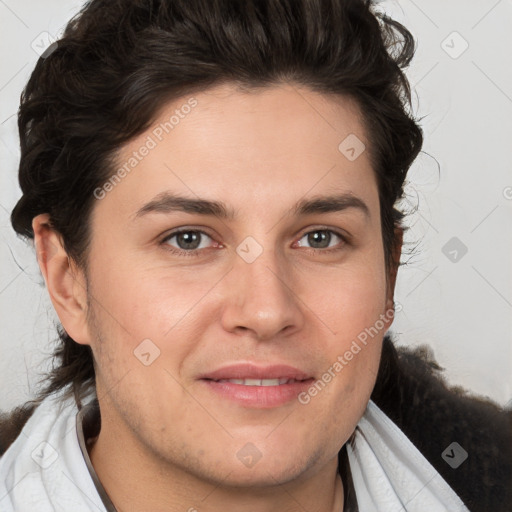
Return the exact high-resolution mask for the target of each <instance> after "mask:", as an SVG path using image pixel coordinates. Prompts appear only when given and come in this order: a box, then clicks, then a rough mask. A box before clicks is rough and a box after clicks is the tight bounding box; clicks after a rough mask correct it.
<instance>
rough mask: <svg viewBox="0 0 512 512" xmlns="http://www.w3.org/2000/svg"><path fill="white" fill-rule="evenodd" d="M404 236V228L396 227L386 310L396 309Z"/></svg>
mask: <svg viewBox="0 0 512 512" xmlns="http://www.w3.org/2000/svg"><path fill="white" fill-rule="evenodd" d="M403 237H404V230H403V228H399V227H398V228H395V233H394V239H393V247H392V251H391V261H390V268H389V270H388V286H387V301H386V310H389V309H394V306H393V303H394V300H393V299H394V296H395V285H396V276H397V274H398V267H399V265H400V256H401V255H402V244H403Z"/></svg>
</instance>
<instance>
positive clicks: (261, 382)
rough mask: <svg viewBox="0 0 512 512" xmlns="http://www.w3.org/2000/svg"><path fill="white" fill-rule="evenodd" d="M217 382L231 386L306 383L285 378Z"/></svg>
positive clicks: (220, 380) (221, 380) (223, 380)
mask: <svg viewBox="0 0 512 512" xmlns="http://www.w3.org/2000/svg"><path fill="white" fill-rule="evenodd" d="M305 380H306V379H305ZM308 380H309V379H308ZM215 382H230V383H231V384H239V385H241V386H282V385H284V384H292V383H294V382H304V380H297V379H288V378H287V377H284V378H282V379H219V380H216V381H215Z"/></svg>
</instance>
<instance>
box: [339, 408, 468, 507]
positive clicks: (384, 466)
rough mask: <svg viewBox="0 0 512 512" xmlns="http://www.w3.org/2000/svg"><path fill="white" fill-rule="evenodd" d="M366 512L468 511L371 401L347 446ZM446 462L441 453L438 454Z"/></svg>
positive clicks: (356, 483) (428, 463)
mask: <svg viewBox="0 0 512 512" xmlns="http://www.w3.org/2000/svg"><path fill="white" fill-rule="evenodd" d="M347 453H348V458H349V461H350V470H351V473H352V480H353V482H354V489H355V493H356V496H357V502H358V506H359V510H361V511H362V512H401V511H404V512H425V511H426V510H428V512H447V511H449V512H469V510H468V508H467V507H466V506H465V505H464V503H463V502H462V500H461V499H460V498H459V496H458V495H457V494H456V493H455V491H454V490H453V489H452V488H451V487H450V486H449V485H448V484H447V483H446V481H445V480H444V479H443V478H442V476H441V475H440V474H439V473H438V472H437V471H436V470H435V468H434V467H433V466H432V465H431V464H430V462H429V461H428V460H427V459H426V458H425V457H424V456H423V455H422V454H421V453H420V451H419V450H418V449H417V448H416V447H415V446H414V445H413V444H412V442H411V441H410V440H409V438H408V437H407V436H406V435H405V434H404V433H403V432H402V430H400V428H399V427H398V426H397V425H396V424H395V423H393V422H392V421H391V419H390V418H389V417H388V416H386V414H384V412H382V411H381V410H380V409H379V407H377V405H375V403H374V402H373V401H372V400H370V401H369V403H368V405H367V407H366V411H365V413H364V415H363V417H362V418H361V419H360V420H359V423H358V424H357V427H356V430H355V436H354V442H353V443H348V444H347ZM439 457H441V453H440V454H439Z"/></svg>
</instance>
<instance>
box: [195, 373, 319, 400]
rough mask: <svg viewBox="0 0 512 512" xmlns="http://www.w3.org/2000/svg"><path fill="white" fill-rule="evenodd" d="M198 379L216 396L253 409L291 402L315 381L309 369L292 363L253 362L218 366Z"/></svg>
mask: <svg viewBox="0 0 512 512" xmlns="http://www.w3.org/2000/svg"><path fill="white" fill-rule="evenodd" d="M199 380H200V382H202V383H203V384H204V385H205V386H206V388H207V389H208V391H209V393H210V394H212V395H214V396H215V397H216V398H217V399H220V400H222V401H230V402H234V403H236V404H238V405H240V406H242V407H246V408H256V409H269V408H274V407H280V406H283V405H285V404H287V403H289V402H292V401H293V400H295V399H296V398H297V396H298V395H299V394H300V393H301V392H302V391H304V390H305V389H307V388H308V387H309V386H310V385H311V384H312V382H314V378H313V377H312V376H310V375H309V374H308V373H306V372H304V371H301V370H298V369H297V368H294V367H291V366H286V365H274V366H267V367H259V366H256V365H253V364H237V365H231V366H228V367H224V368H220V369H218V370H216V371H214V372H211V373H209V374H207V375H203V376H201V378H200V379H199Z"/></svg>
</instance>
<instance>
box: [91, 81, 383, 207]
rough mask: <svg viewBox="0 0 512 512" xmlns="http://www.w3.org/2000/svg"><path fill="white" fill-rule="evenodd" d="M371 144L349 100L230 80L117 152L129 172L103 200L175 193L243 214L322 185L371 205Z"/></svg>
mask: <svg viewBox="0 0 512 512" xmlns="http://www.w3.org/2000/svg"><path fill="white" fill-rule="evenodd" d="M368 149H369V141H368V139H367V136H366V134H365V132H364V130H363V123H362V120H361V117H360V112H359V109H358V108H357V105H356V104H355V102H354V101H352V100H350V99H349V98H344V97H339V96H333V95H323V94H320V93H316V92H313V91H311V90H309V89H306V88H300V87H297V86H293V85H290V84H285V85H281V86H274V87H269V88H265V89H257V90H253V91H250V92H248V91H241V90H238V89H237V88H236V87H235V86H234V85H231V84H225V85H222V86H217V87H213V88H211V89H209V90H206V91H203V92H200V93H197V94H194V95H189V96H183V97H181V98H178V99H175V100H173V101H171V102H169V103H167V104H165V105H164V106H163V107H162V108H161V109H160V111H159V113H158V115H157V117H156V119H155V121H154V123H153V124H152V126H150V127H149V128H148V130H146V132H144V133H143V134H141V135H140V136H138V137H136V138H135V139H133V140H132V141H131V142H130V143H128V144H127V145H125V146H124V147H122V148H121V149H120V150H119V151H118V154H117V157H116V165H115V166H114V173H116V171H118V170H119V169H124V172H122V173H121V174H122V175H123V176H122V179H120V180H115V181H116V184H115V185H114V186H113V187H110V189H111V190H110V191H109V193H108V195H107V197H106V198H105V200H104V201H101V203H102V204H101V205H99V207H100V208H107V205H108V204H110V205H111V206H112V208H115V209H116V211H117V212H120V211H122V212H124V214H126V215H128V216H133V215H134V214H135V213H136V212H137V211H138V210H139V209H140V208H141V206H142V205H143V204H144V203H147V202H148V201H150V200H152V199H153V198H154V197H156V196H158V195H161V194H162V193H164V192H166V191H171V192H172V193H176V194H180V195H181V196H183V195H186V196H189V197H190V198H194V197H199V196H200V197H201V198H205V199H208V198H209V199H212V200H216V199H220V200H222V201H223V202H224V203H226V204H227V205H228V206H229V207H232V210H233V211H235V212H238V213H240V214H244V215H248V214H249V213H250V212H249V211H247V210H248V209H249V208H253V211H254V207H255V205H257V204H259V205H260V206H261V205H263V204H267V205H268V204H272V205H279V204H284V203H286V204H287V205H288V203H290V205H291V202H293V204H295V203H296V202H297V200H298V199H300V198H304V197H306V196H308V195H318V194H320V193H324V194H325V193H328V194H331V195H332V194H335V193H349V194H354V195H359V196H361V195H363V196H364V195H365V196H366V199H367V202H369V203H370V205H369V206H370V208H371V203H372V201H373V202H374V201H375V199H376V197H377V191H376V180H375V177H374V173H373V170H372V168H371V163H370V158H369V151H368ZM354 156H355V158H354ZM114 205H115V206H114ZM288 206H289V205H288ZM276 211H277V210H276ZM268 213H270V211H268Z"/></svg>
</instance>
